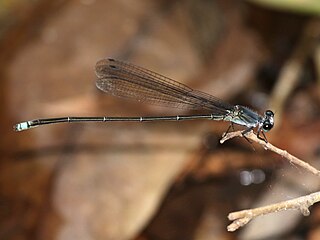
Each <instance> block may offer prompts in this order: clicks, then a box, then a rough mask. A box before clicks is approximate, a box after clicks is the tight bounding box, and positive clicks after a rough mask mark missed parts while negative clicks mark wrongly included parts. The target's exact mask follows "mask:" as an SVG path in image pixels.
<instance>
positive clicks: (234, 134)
mask: <svg viewBox="0 0 320 240" xmlns="http://www.w3.org/2000/svg"><path fill="white" fill-rule="evenodd" d="M245 136H246V137H247V138H248V139H250V140H252V141H254V142H256V143H259V144H260V145H262V146H263V147H264V149H266V150H270V151H273V152H275V153H277V154H279V155H280V156H282V157H284V158H286V159H288V160H289V161H290V162H291V163H293V164H295V165H297V166H300V167H302V168H304V169H305V170H307V171H309V172H311V173H313V174H314V175H316V176H320V171H319V170H318V169H316V168H315V167H313V166H311V165H310V164H309V163H306V162H304V161H302V160H301V159H299V158H297V157H295V156H293V155H291V154H290V153H288V152H287V151H285V150H282V149H280V148H277V147H275V146H274V145H272V144H271V143H269V142H268V143H266V142H265V141H263V140H261V139H259V138H257V136H256V134H254V133H253V132H252V131H251V132H249V133H247V134H245ZM234 137H243V135H242V131H236V132H230V133H227V134H226V135H225V136H224V137H223V138H222V139H221V140H220V143H221V144H222V143H224V142H225V141H227V140H229V139H231V138H234Z"/></svg>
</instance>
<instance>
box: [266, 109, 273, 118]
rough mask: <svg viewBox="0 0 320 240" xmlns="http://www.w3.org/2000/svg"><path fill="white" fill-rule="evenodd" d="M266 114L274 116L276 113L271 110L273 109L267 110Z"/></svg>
mask: <svg viewBox="0 0 320 240" xmlns="http://www.w3.org/2000/svg"><path fill="white" fill-rule="evenodd" d="M265 115H266V116H268V117H273V116H274V113H273V112H272V111H271V110H267V111H266V112H265Z"/></svg>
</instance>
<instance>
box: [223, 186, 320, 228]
mask: <svg viewBox="0 0 320 240" xmlns="http://www.w3.org/2000/svg"><path fill="white" fill-rule="evenodd" d="M317 202H320V192H315V193H312V194H310V195H307V196H303V197H299V198H295V199H291V200H288V201H284V202H279V203H276V204H271V205H268V206H265V207H260V208H254V209H248V210H243V211H239V212H233V213H230V214H229V215H228V219H229V220H231V221H233V222H232V223H231V224H230V225H229V226H228V227H227V229H228V231H229V232H233V231H235V230H237V229H238V228H240V227H243V226H244V225H246V224H247V223H248V222H250V221H251V220H252V219H253V218H255V217H258V216H262V215H266V214H268V213H275V212H279V211H285V210H289V209H291V210H300V211H301V213H302V214H303V215H304V216H308V215H309V214H310V211H309V207H310V206H312V205H313V204H314V203H317Z"/></svg>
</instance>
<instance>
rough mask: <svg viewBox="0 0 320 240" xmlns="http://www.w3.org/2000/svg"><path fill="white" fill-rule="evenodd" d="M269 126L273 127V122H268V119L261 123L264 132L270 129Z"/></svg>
mask: <svg viewBox="0 0 320 240" xmlns="http://www.w3.org/2000/svg"><path fill="white" fill-rule="evenodd" d="M271 128H273V124H271V123H270V121H265V122H264V123H263V125H262V129H263V131H265V132H268V131H270V130H271Z"/></svg>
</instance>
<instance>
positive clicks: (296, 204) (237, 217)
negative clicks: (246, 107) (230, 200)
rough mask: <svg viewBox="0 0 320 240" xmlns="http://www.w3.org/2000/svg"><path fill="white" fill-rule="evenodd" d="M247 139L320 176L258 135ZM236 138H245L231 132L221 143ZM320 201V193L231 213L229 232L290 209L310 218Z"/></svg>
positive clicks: (309, 166) (250, 135) (319, 172)
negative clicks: (263, 216) (311, 210)
mask: <svg viewBox="0 0 320 240" xmlns="http://www.w3.org/2000/svg"><path fill="white" fill-rule="evenodd" d="M245 136H246V138H248V139H250V140H252V141H254V142H256V143H259V144H260V145H262V146H263V147H264V149H266V150H270V151H273V152H275V153H277V154H279V155H280V156H282V157H284V158H286V159H288V160H289V161H290V162H291V163H293V164H295V165H298V166H300V167H302V168H304V169H306V170H307V171H309V172H311V173H313V174H315V175H317V176H320V171H319V170H317V169H316V168H314V167H312V166H311V165H310V164H308V163H306V162H304V161H302V160H301V159H299V158H297V157H295V156H293V155H291V154H290V153H288V152H287V151H285V150H282V149H279V148H277V147H275V146H274V145H272V144H271V143H269V142H268V143H266V142H265V141H263V140H261V139H259V138H257V136H256V134H254V133H253V132H252V131H251V132H249V133H247V134H245ZM234 137H243V134H242V131H236V132H230V133H227V134H226V135H225V136H224V137H223V138H222V139H221V140H220V143H221V144H222V143H224V142H225V141H227V140H229V139H231V138H234ZM319 201H320V192H316V193H312V194H310V195H307V196H303V197H299V198H295V199H292V200H288V201H284V202H280V203H276V204H272V205H268V206H265V207H260V208H254V209H248V210H243V211H239V212H233V213H230V214H229V216H228V218H229V220H231V221H233V222H232V223H231V224H230V225H229V226H228V228H227V229H228V231H230V232H233V231H235V230H237V229H238V228H240V227H242V226H244V225H246V224H247V223H248V222H250V221H251V220H252V219H253V218H255V217H257V216H261V215H266V214H268V213H273V212H279V211H283V210H288V209H296V210H300V211H301V213H302V214H303V215H304V216H308V215H309V214H310V212H309V209H308V208H309V207H310V206H311V205H313V204H314V203H316V202H319Z"/></svg>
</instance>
